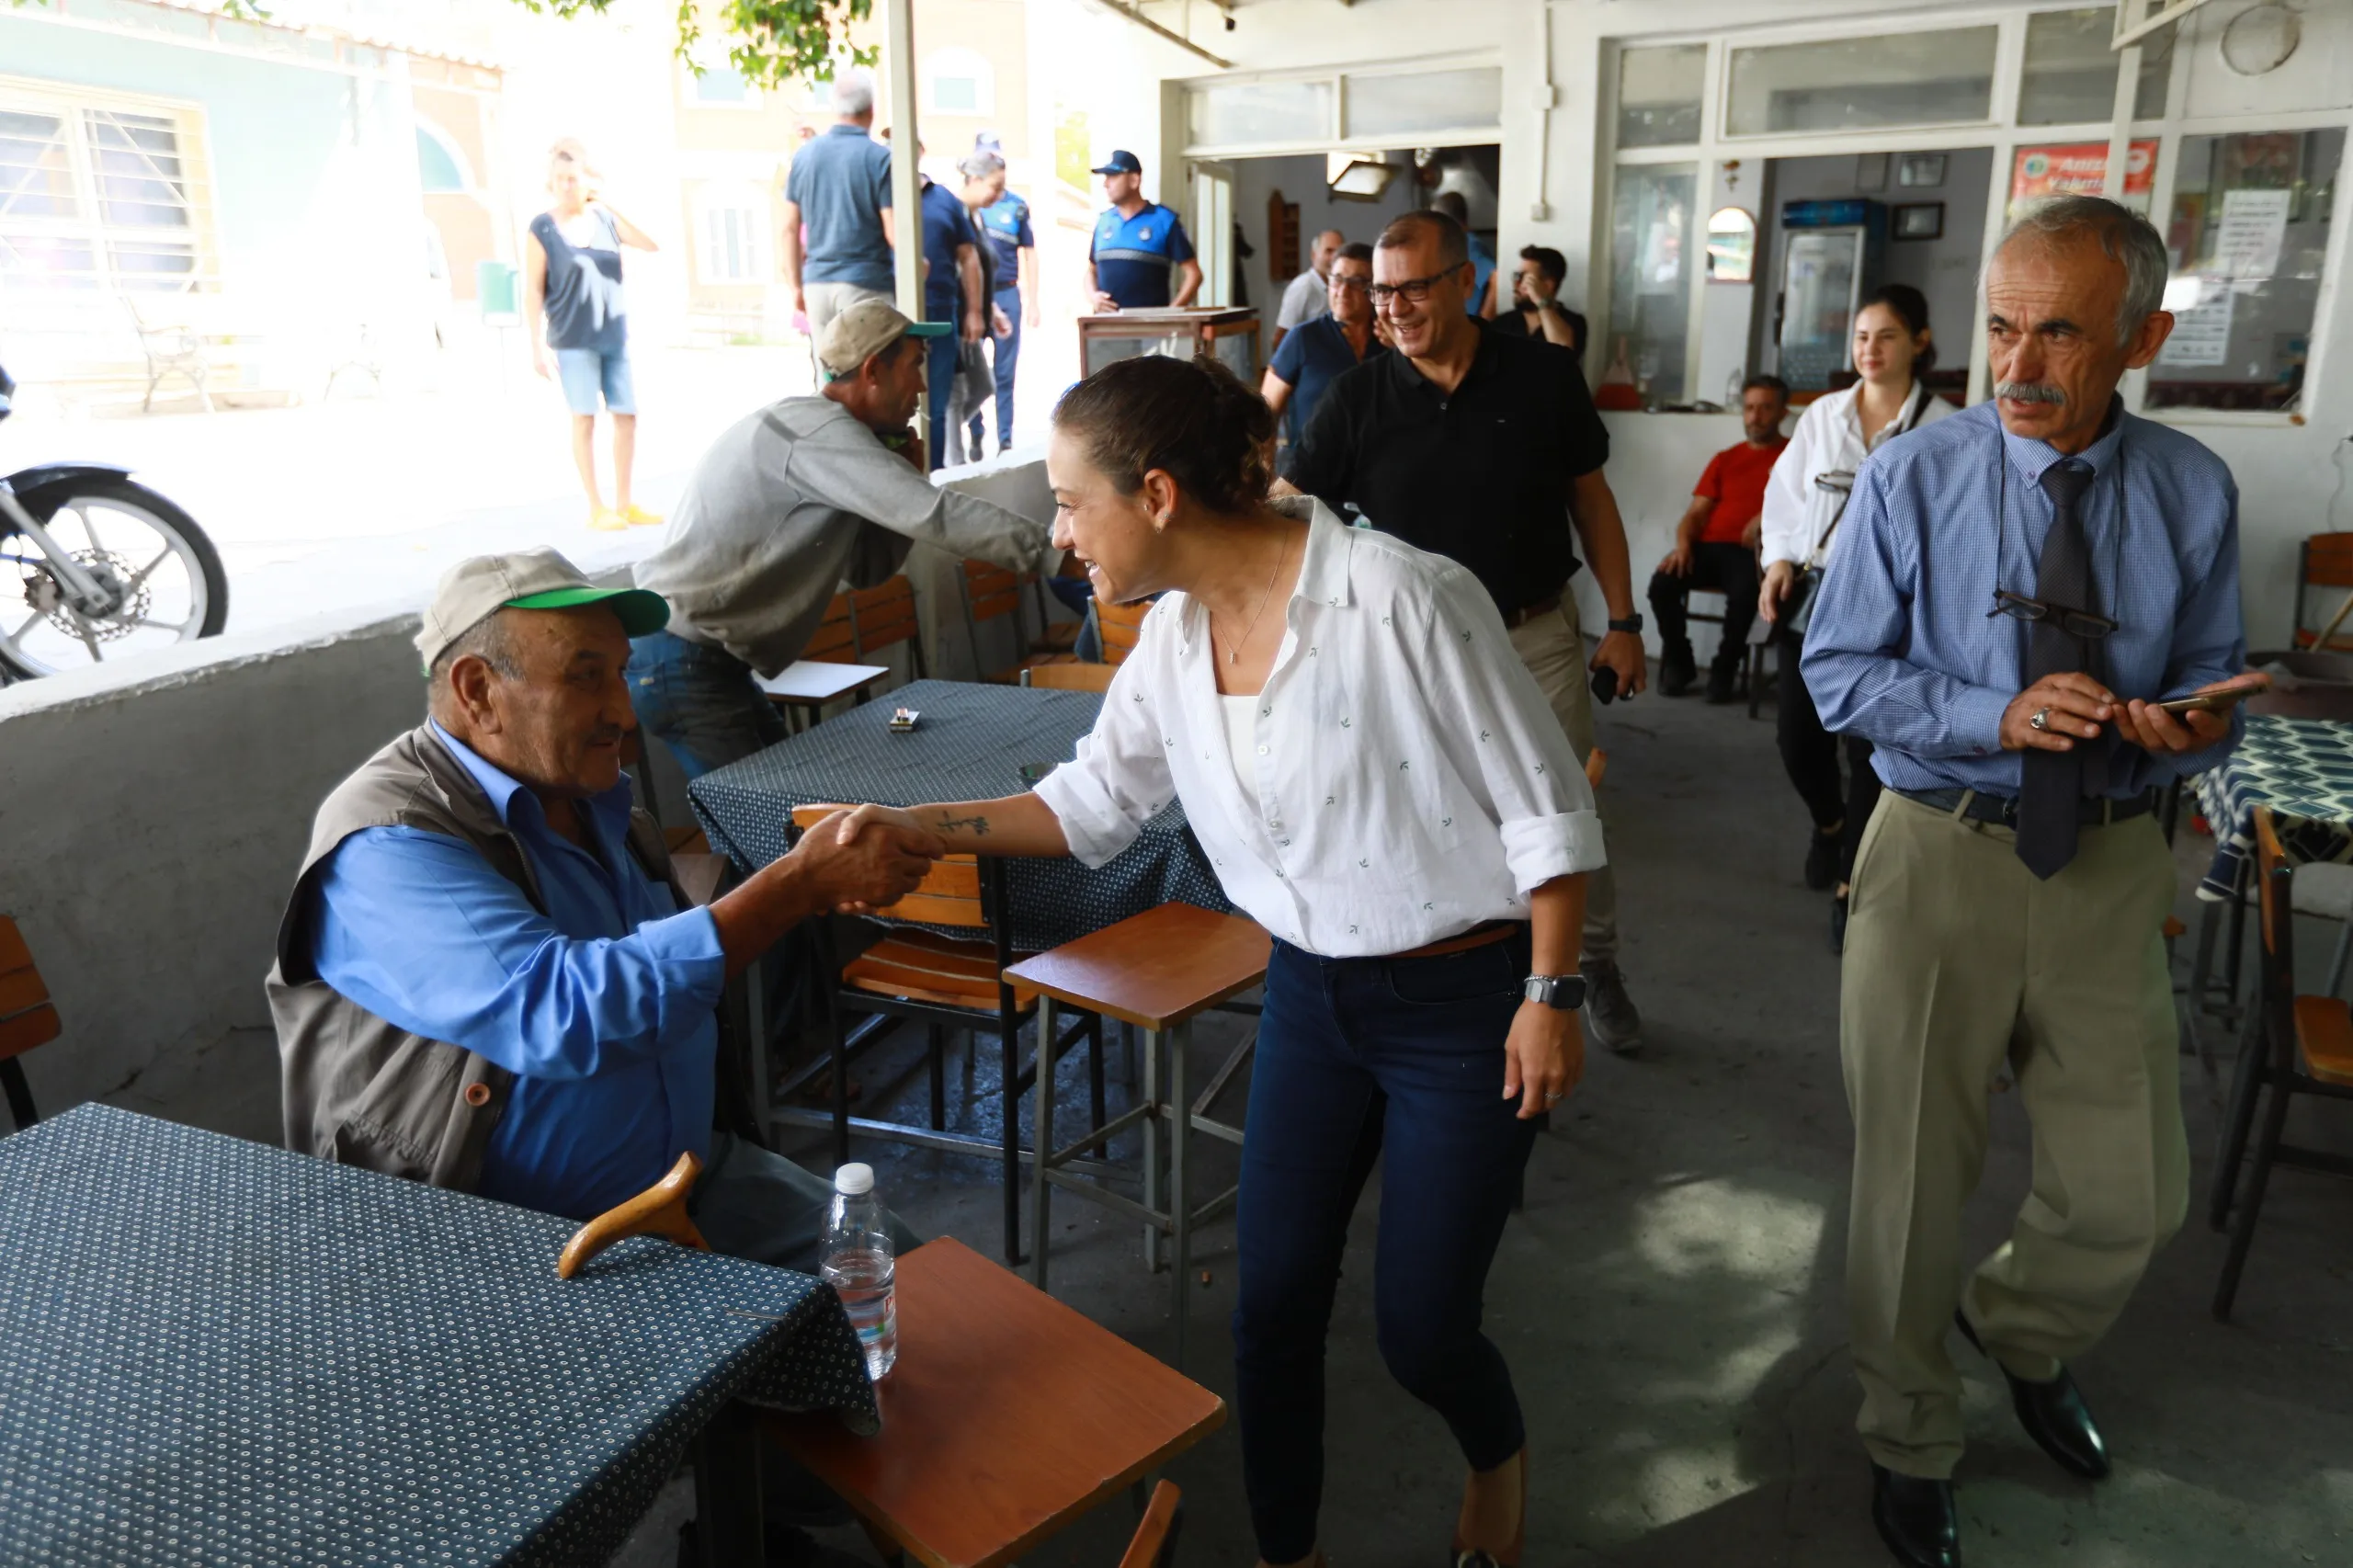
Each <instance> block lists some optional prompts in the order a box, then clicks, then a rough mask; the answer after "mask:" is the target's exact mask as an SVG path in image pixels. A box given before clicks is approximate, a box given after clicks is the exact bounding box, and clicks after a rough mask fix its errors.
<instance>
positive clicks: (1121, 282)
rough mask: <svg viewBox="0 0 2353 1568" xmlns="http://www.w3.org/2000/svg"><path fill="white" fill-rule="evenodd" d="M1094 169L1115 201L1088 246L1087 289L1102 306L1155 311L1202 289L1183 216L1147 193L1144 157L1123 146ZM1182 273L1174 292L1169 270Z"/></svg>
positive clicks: (1105, 192) (1101, 217) (1189, 299)
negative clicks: (1146, 196) (1149, 198)
mask: <svg viewBox="0 0 2353 1568" xmlns="http://www.w3.org/2000/svg"><path fill="white" fill-rule="evenodd" d="M1095 172H1096V173H1097V174H1098V175H1101V176H1103V199H1104V200H1106V201H1108V202H1109V203H1110V204H1111V205H1110V206H1109V208H1108V209H1107V210H1104V211H1103V212H1102V213H1100V214H1099V215H1097V218H1096V220H1095V237H1094V238H1093V239H1091V240H1089V241H1088V242H1087V246H1086V292H1087V297H1088V298H1089V299H1092V300H1093V301H1095V308H1096V310H1097V311H1098V312H1101V311H1150V310H1162V309H1165V308H1167V307H1169V306H1172V305H1173V306H1177V307H1179V308H1181V307H1183V306H1186V305H1189V304H1191V303H1192V302H1193V296H1194V295H1196V294H1198V293H1199V292H1200V291H1201V264H1200V263H1199V262H1198V261H1195V260H1194V259H1193V242H1192V241H1191V239H1189V238H1188V237H1187V235H1186V233H1185V224H1184V221H1183V220H1182V219H1180V218H1178V217H1177V216H1176V213H1174V212H1172V211H1170V210H1168V209H1167V208H1165V207H1163V206H1162V205H1161V204H1160V203H1159V202H1157V201H1146V200H1145V199H1144V198H1143V162H1142V159H1140V158H1138V157H1137V156H1136V155H1135V154H1134V153H1131V152H1128V151H1127V150H1126V149H1124V148H1122V149H1120V151H1118V152H1116V153H1112V154H1111V158H1110V161H1109V162H1108V163H1106V164H1101V165H1097V167H1096V170H1095ZM1172 271H1174V272H1175V273H1176V276H1177V277H1178V278H1181V279H1182V281H1180V282H1179V283H1178V284H1177V285H1176V293H1175V294H1174V295H1173V296H1172V295H1171V294H1170V293H1169V290H1168V279H1169V274H1170V273H1171V272H1172Z"/></svg>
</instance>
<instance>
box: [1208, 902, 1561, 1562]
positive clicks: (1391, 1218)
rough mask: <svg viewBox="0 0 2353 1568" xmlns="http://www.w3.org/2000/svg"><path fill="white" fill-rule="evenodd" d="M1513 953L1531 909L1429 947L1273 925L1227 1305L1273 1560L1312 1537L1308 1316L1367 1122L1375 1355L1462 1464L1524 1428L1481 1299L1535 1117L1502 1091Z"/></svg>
mask: <svg viewBox="0 0 2353 1568" xmlns="http://www.w3.org/2000/svg"><path fill="white" fill-rule="evenodd" d="M1528 965H1529V943H1528V936H1527V933H1526V931H1525V929H1523V930H1521V931H1520V932H1519V933H1518V934H1516V935H1515V936H1513V937H1510V938H1508V939H1506V940H1504V941H1500V942H1495V943H1491V944H1489V945H1488V946H1486V947H1483V948H1473V949H1470V950H1469V951H1467V952H1462V953H1456V954H1452V955H1449V956H1448V957H1445V958H1430V959H1327V958H1319V957H1317V956H1316V955H1314V954H1313V953H1309V952H1303V951H1302V950H1301V949H1298V948H1294V947H1291V946H1290V945H1289V944H1288V943H1285V942H1281V941H1278V942H1276V943H1275V947H1274V955H1273V957H1272V958H1271V959H1270V960H1268V963H1267V1002H1266V1015H1265V1017H1263V1018H1261V1019H1260V1020H1259V1025H1258V1049H1257V1056H1256V1061H1255V1062H1253V1063H1252V1066H1251V1070H1250V1110H1249V1139H1248V1141H1247V1142H1245V1144H1244V1145H1243V1151H1242V1194H1241V1210H1240V1215H1239V1221H1240V1247H1241V1297H1240V1300H1239V1301H1238V1302H1237V1303H1236V1305H1235V1307H1234V1309H1233V1362H1234V1391H1235V1405H1236V1408H1237V1411H1238V1414H1239V1415H1240V1419H1241V1427H1242V1468H1243V1478H1244V1482H1245V1486H1246V1488H1247V1490H1248V1493H1249V1496H1250V1517H1251V1523H1252V1526H1253V1528H1255V1529H1256V1533H1257V1537H1258V1553H1259V1555H1260V1556H1261V1557H1263V1558H1265V1559H1266V1560H1267V1562H1293V1561H1296V1560H1297V1559H1299V1558H1302V1557H1304V1556H1306V1555H1307V1554H1308V1553H1309V1552H1310V1551H1313V1550H1314V1546H1315V1516H1316V1511H1317V1508H1318V1506H1319V1505H1320V1504H1321V1502H1322V1500H1323V1491H1324V1331H1325V1328H1326V1326H1327V1325H1328V1324H1329V1323H1330V1321H1331V1316H1332V1297H1333V1291H1334V1290H1335V1288H1336V1285H1337V1283H1338V1280H1339V1275H1340V1251H1341V1247H1342V1245H1343V1244H1344V1243H1345V1242H1346V1240H1347V1226H1348V1216H1349V1212H1350V1210H1353V1209H1354V1208H1355V1207H1356V1199H1357V1194H1358V1189H1359V1188H1360V1187H1362V1185H1363V1182H1364V1179H1365V1176H1366V1174H1367V1169H1366V1163H1365V1162H1364V1161H1363V1159H1362V1158H1361V1151H1362V1150H1363V1149H1364V1148H1365V1147H1366V1146H1367V1145H1368V1143H1369V1142H1370V1140H1371V1139H1373V1138H1376V1137H1377V1138H1379V1139H1380V1140H1381V1143H1382V1145H1383V1153H1382V1156H1381V1158H1382V1165H1381V1173H1382V1174H1381V1229H1380V1240H1379V1243H1378V1246H1377V1249H1376V1252H1375V1256H1374V1262H1373V1306H1374V1316H1375V1320H1376V1322H1377V1324H1378V1325H1379V1331H1380V1340H1381V1358H1382V1359H1383V1360H1384V1361H1386V1362H1387V1363H1388V1365H1389V1370H1390V1374H1391V1375H1392V1377H1394V1378H1395V1379H1396V1380H1397V1381H1399V1382H1400V1383H1402V1384H1404V1387H1405V1391H1406V1392H1408V1393H1411V1394H1412V1395H1413V1396H1414V1397H1415V1398H1416V1399H1418V1400H1420V1401H1422V1403H1425V1404H1427V1405H1429V1406H1430V1407H1431V1408H1432V1409H1434V1410H1436V1411H1437V1412H1438V1415H1441V1416H1443V1417H1444V1418H1445V1420H1446V1424H1447V1425H1448V1426H1449V1427H1451V1428H1452V1429H1453V1432H1454V1437H1455V1441H1456V1442H1457V1443H1459V1444H1461V1448H1462V1457H1463V1458H1464V1459H1465V1460H1468V1461H1469V1463H1470V1465H1471V1468H1472V1469H1473V1470H1492V1469H1494V1468H1495V1466H1496V1465H1499V1464H1501V1463H1503V1462H1504V1461H1505V1460H1508V1459H1510V1458H1511V1457H1512V1455H1514V1454H1516V1453H1518V1451H1519V1449H1520V1448H1521V1446H1522V1444H1523V1443H1524V1442H1525V1440H1526V1434H1525V1429H1524V1428H1523V1426H1521V1423H1520V1414H1519V1401H1518V1398H1517V1397H1516V1396H1515V1395H1514V1394H1513V1392H1512V1386H1511V1373H1510V1371H1509V1370H1508V1369H1506V1367H1505V1365H1504V1358H1503V1353H1502V1352H1501V1351H1499V1350H1497V1349H1496V1348H1495V1346H1494V1344H1493V1343H1491V1342H1490V1341H1489V1340H1488V1339H1487V1337H1486V1335H1483V1334H1482V1333H1480V1332H1479V1318H1480V1312H1481V1306H1482V1292H1483V1290H1484V1289H1485V1285H1486V1278H1487V1267H1488V1265H1489V1264H1490V1263H1492V1262H1493V1261H1494V1259H1495V1245H1496V1243H1497V1242H1498V1241H1500V1240H1501V1239H1502V1236H1503V1229H1504V1222H1505V1221H1506V1219H1508V1218H1509V1217H1510V1214H1511V1207H1512V1200H1513V1199H1514V1197H1515V1196H1516V1194H1517V1193H1518V1186H1519V1176H1520V1170H1521V1167H1522V1166H1523V1165H1526V1164H1527V1161H1528V1153H1529V1149H1530V1148H1532V1147H1533V1146H1534V1142H1535V1124H1534V1123H1533V1122H1529V1121H1521V1120H1518V1119H1517V1117H1516V1113H1517V1111H1518V1101H1517V1100H1506V1099H1505V1098H1504V1097H1503V1089H1504V1041H1505V1040H1506V1037H1507V1036H1508V1035H1509V1033H1510V1030H1511V1020H1512V1016H1513V1014H1514V1013H1516V1012H1517V1011H1518V1008H1519V1005H1520V984H1521V982H1522V981H1523V980H1525V979H1526V978H1527V975H1528V972H1529V968H1528ZM1384 1099H1385V1101H1386V1109H1385V1112H1384V1110H1383V1107H1382V1102H1383V1101H1384ZM1384 1115H1385V1122H1383V1121H1382V1120H1381V1119H1382V1118H1384Z"/></svg>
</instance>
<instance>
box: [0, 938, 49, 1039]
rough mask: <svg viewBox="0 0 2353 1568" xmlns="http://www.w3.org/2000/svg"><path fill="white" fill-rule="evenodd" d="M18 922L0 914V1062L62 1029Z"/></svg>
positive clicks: (47, 989) (47, 988)
mask: <svg viewBox="0 0 2353 1568" xmlns="http://www.w3.org/2000/svg"><path fill="white" fill-rule="evenodd" d="M63 1028H64V1026H63V1024H61V1023H60V1022H59V1021H58V1017H57V1008H56V1006H54V1005H53V1004H52V1003H51V1001H50V999H49V987H48V986H46V985H44V984H42V983H41V978H40V971H39V970H37V969H35V968H34V967H33V955H32V949H30V948H28V947H27V946H26V945H25V938H24V937H23V935H22V934H21V933H19V932H18V931H17V923H16V921H15V920H13V919H11V918H10V917H9V916H7V915H0V1061H6V1059H7V1058H9V1057H11V1056H22V1055H23V1054H24V1053H25V1052H26V1051H30V1050H31V1049H32V1048H33V1047H35V1046H37V1045H46V1044H48V1043H49V1042H50V1041H51V1040H55V1039H56V1038H57V1037H58V1036H59V1035H60V1034H61V1033H63Z"/></svg>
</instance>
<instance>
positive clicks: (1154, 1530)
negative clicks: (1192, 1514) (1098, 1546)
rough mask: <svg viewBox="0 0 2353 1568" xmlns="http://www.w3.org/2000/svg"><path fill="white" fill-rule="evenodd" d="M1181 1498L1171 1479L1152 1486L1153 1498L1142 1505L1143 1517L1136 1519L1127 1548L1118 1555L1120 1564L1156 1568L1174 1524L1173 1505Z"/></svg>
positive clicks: (1181, 1495)
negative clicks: (1137, 1520) (1133, 1532)
mask: <svg viewBox="0 0 2353 1568" xmlns="http://www.w3.org/2000/svg"><path fill="white" fill-rule="evenodd" d="M1183 1500H1184V1499H1183V1494H1181V1493H1179V1492H1178V1491H1177V1490H1176V1483H1175V1482H1173V1481H1164V1482H1162V1483H1160V1484H1159V1485H1157V1486H1155V1487H1154V1488H1153V1489H1152V1501H1151V1502H1149V1503H1147V1504H1145V1505H1144V1509H1143V1518H1142V1520H1141V1521H1139V1522H1138V1523H1137V1525H1136V1533H1135V1534H1134V1535H1133V1536H1132V1537H1131V1538H1130V1540H1129V1541H1128V1550H1127V1551H1124V1552H1122V1553H1121V1554H1120V1568H1156V1564H1158V1562H1160V1554H1161V1552H1162V1551H1165V1550H1166V1549H1167V1546H1168V1538H1169V1536H1170V1535H1171V1534H1172V1533H1173V1532H1174V1531H1175V1530H1176V1505H1177V1504H1178V1503H1180V1502H1182V1501H1183Z"/></svg>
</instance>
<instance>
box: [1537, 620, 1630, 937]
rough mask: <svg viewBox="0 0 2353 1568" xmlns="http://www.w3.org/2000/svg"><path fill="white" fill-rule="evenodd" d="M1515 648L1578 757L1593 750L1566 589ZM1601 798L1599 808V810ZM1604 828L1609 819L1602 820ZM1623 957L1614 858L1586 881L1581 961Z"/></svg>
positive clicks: (1584, 677) (1586, 678) (1580, 652)
mask: <svg viewBox="0 0 2353 1568" xmlns="http://www.w3.org/2000/svg"><path fill="white" fill-rule="evenodd" d="M1511 646H1512V651H1513V652H1514V653H1518V655H1519V662H1520V663H1521V664H1524V665H1527V666H1528V673H1529V675H1531V676H1535V677H1536V686H1537V689H1538V690H1540V691H1541V692H1542V693H1543V694H1544V700H1545V701H1546V702H1548V703H1550V704H1552V716H1553V717H1554V718H1556V719H1558V720H1559V721H1560V722H1561V728H1562V730H1563V732H1565V733H1567V735H1568V737H1569V746H1570V748H1571V749H1572V750H1574V752H1575V753H1576V754H1577V760H1578V761H1579V762H1583V761H1585V760H1586V758H1587V757H1589V756H1592V755H1593V688H1592V687H1591V685H1590V684H1589V683H1590V682H1591V680H1592V676H1591V675H1590V674H1589V673H1588V672H1587V668H1586V665H1587V660H1588V658H1589V655H1588V654H1587V653H1586V646H1585V632H1584V630H1583V629H1582V628H1581V627H1580V626H1579V625H1578V624H1577V601H1576V599H1575V598H1574V597H1573V596H1572V595H1571V594H1570V593H1569V592H1568V590H1567V589H1566V588H1563V590H1562V592H1561V608H1559V609H1558V610H1555V611H1550V612H1548V613H1546V614H1543V615H1540V616H1538V617H1536V619H1533V620H1530V621H1528V622H1526V623H1525V624H1523V625H1520V626H1516V627H1514V628H1512V631H1511ZM1599 804H1600V803H1599V801H1596V802H1595V809H1596V810H1599ZM1603 826H1604V829H1605V830H1606V829H1607V827H1608V824H1607V823H1604V824H1603ZM1617 961H1618V877H1617V871H1616V869H1615V862H1614V860H1613V862H1612V864H1610V865H1607V866H1604V867H1602V868H1601V869H1599V870H1597V871H1593V872H1591V873H1589V874H1587V876H1586V880H1585V940H1584V953H1583V955H1582V959H1581V963H1582V964H1583V965H1592V964H1597V963H1615V962H1617Z"/></svg>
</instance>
